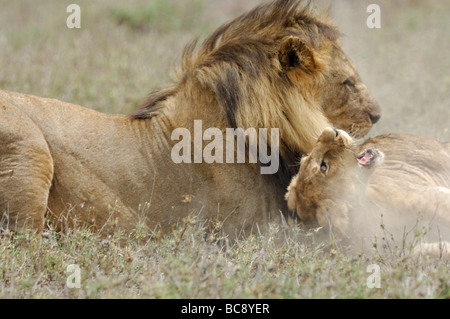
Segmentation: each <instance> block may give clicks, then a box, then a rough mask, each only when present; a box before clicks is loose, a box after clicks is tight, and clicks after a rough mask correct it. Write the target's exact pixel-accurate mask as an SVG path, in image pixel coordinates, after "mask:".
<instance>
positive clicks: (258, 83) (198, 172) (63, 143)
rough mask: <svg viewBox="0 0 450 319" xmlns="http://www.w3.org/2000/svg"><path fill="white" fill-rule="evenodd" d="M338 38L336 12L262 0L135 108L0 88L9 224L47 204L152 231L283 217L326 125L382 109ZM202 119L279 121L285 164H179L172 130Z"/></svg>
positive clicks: (344, 124)
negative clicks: (183, 223)
mask: <svg viewBox="0 0 450 319" xmlns="http://www.w3.org/2000/svg"><path fill="white" fill-rule="evenodd" d="M338 36H339V32H338V31H337V29H336V27H335V26H334V25H333V24H332V23H331V22H330V20H329V18H328V17H326V16H324V15H321V14H318V13H316V12H314V11H313V10H312V9H311V8H310V7H309V6H307V5H306V6H305V5H302V4H301V2H300V1H294V0H284V1H282V0H278V1H275V2H273V3H269V4H266V5H262V6H259V7H257V8H255V9H254V10H252V11H250V12H249V13H247V14H244V15H242V16H240V17H238V18H237V19H235V20H233V21H231V22H230V23H228V24H226V25H224V26H223V27H221V28H219V29H218V30H217V31H216V32H214V33H213V34H212V35H211V36H210V37H209V38H208V39H206V40H205V41H204V42H203V43H202V44H200V45H197V44H196V42H194V43H193V44H191V45H188V46H187V47H186V49H185V51H184V53H183V57H182V61H181V68H180V70H179V71H178V81H177V82H176V83H174V84H173V85H171V86H169V87H167V88H165V89H161V90H158V91H155V92H154V93H152V94H151V95H150V96H149V98H148V100H147V101H146V102H145V103H144V104H143V105H142V107H141V108H139V109H138V110H136V111H135V112H134V113H133V114H132V115H131V116H123V115H108V114H101V113H98V112H96V111H93V110H89V109H86V108H83V107H80V106H77V105H72V104H68V103H64V102H60V101H57V100H53V99H45V98H39V97H34V96H29V95H24V94H19V93H12V92H7V91H0V99H1V106H2V107H3V109H0V112H1V113H0V121H1V125H0V149H1V152H0V154H1V155H0V156H1V161H0V189H1V193H0V210H1V213H2V214H4V215H5V216H8V218H7V219H4V220H3V221H4V222H3V223H2V224H3V225H7V227H9V228H10V229H22V228H23V227H25V226H30V227H33V228H34V229H37V230H39V231H41V230H42V229H43V225H44V216H45V214H47V215H48V216H49V219H50V220H51V221H52V223H54V224H55V225H56V226H57V227H58V228H60V229H61V228H64V227H72V226H73V224H74V223H75V222H78V223H82V224H88V225H91V226H92V227H93V228H94V229H97V230H99V231H100V230H101V231H103V232H107V231H108V232H109V231H110V230H111V229H114V228H121V229H123V230H127V231H128V230H131V229H133V228H134V226H135V225H136V223H137V221H138V220H139V219H142V220H143V221H144V222H145V225H147V226H148V229H149V231H151V230H154V229H156V228H159V227H160V228H161V229H162V230H164V231H165V230H168V229H170V227H171V226H172V225H174V224H175V223H177V222H178V221H179V220H181V218H183V217H185V216H186V215H188V214H191V213H195V214H199V215H201V216H202V217H206V218H210V219H216V220H217V221H220V223H221V225H222V226H223V227H224V228H225V229H226V231H227V233H229V234H234V235H238V234H241V233H248V232H249V231H251V229H252V227H255V224H258V225H259V226H261V225H263V224H266V223H267V222H268V221H271V220H278V219H279V218H280V212H281V213H282V214H286V213H287V209H286V208H285V203H284V201H283V194H284V189H285V187H286V185H287V183H288V181H289V179H290V177H291V176H292V175H293V173H294V168H295V167H294V166H293V165H294V163H295V160H296V159H297V158H298V157H299V155H300V154H302V153H304V152H308V151H310V150H311V148H312V147H313V145H314V142H315V140H314V138H315V137H317V136H318V135H319V134H320V132H321V131H322V130H323V128H324V127H326V126H328V125H331V124H332V125H335V126H337V127H339V128H342V129H347V130H349V131H351V132H352V133H354V134H355V136H363V135H365V134H366V133H367V132H368V131H369V129H370V128H371V126H372V124H373V123H374V122H375V121H376V120H377V119H378V117H379V114H380V109H379V107H378V105H377V104H376V102H375V101H374V99H373V98H372V97H371V96H370V94H369V93H368V91H367V89H366V87H365V85H364V84H363V83H362V82H361V80H360V79H359V77H358V76H357V73H356V70H355V68H354V66H353V65H352V64H351V63H350V62H349V61H348V60H347V58H346V56H345V54H344V53H343V52H342V50H341V48H340V46H339V43H338ZM347 79H351V80H352V81H353V82H352V84H351V85H349V84H346V83H344V81H346V80H347ZM194 120H202V123H203V130H206V129H207V128H209V127H217V128H220V129H221V130H222V131H225V128H227V127H231V128H234V127H240V128H244V129H246V128H249V127H253V128H267V129H270V128H279V129H280V144H281V145H280V154H281V168H280V170H279V172H278V173H277V174H276V175H274V176H272V175H261V174H260V171H259V167H258V165H255V164H251V165H250V164H206V163H201V164H197V163H196V164H194V163H193V164H175V163H174V162H173V161H172V159H171V156H170V155H171V149H172V147H173V146H174V145H175V144H176V143H177V141H172V140H171V133H172V131H173V130H174V129H176V128H187V129H188V130H189V131H190V132H191V136H193V123H194ZM269 141H270V137H269ZM193 146H195V147H198V145H193ZM10 171H12V173H9V172H10ZM146 203H147V205H146Z"/></svg>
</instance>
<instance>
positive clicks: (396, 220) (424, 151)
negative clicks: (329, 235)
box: [286, 127, 450, 256]
mask: <svg viewBox="0 0 450 319" xmlns="http://www.w3.org/2000/svg"><path fill="white" fill-rule="evenodd" d="M286 199H287V201H288V206H289V209H291V210H295V211H296V212H297V214H298V216H299V217H300V219H301V220H302V221H303V222H304V223H305V225H306V226H308V227H319V226H321V227H324V228H326V229H328V230H330V229H331V230H335V233H337V234H339V235H349V234H351V233H352V236H358V235H363V236H366V237H369V236H371V235H373V234H374V231H375V230H376V229H377V228H379V227H380V217H381V216H380V215H381V214H382V215H383V221H382V223H383V227H384V228H385V229H387V230H389V232H392V233H393V234H395V236H397V239H398V238H402V237H401V236H402V235H404V234H403V233H402V232H403V231H404V228H405V226H406V225H410V226H413V225H414V224H415V223H416V222H417V219H418V213H419V212H420V213H421V214H422V215H423V216H422V218H423V219H424V221H425V222H426V223H427V226H432V225H433V223H436V226H437V227H438V228H439V229H438V230H439V231H440V232H435V233H434V234H430V236H429V238H433V240H440V239H441V237H444V238H445V237H448V236H450V143H440V142H438V141H436V140H433V139H430V138H425V137H419V136H411V135H395V134H389V135H382V136H378V137H375V138H371V139H369V140H367V141H366V142H364V143H363V144H361V145H357V144H356V143H354V142H353V139H352V138H351V137H350V136H349V135H348V134H347V133H346V132H344V131H341V130H337V129H333V128H330V127H329V128H326V129H325V130H324V131H323V132H322V134H321V135H320V137H319V139H318V140H317V144H316V146H315V147H314V148H313V150H312V151H311V153H310V154H309V155H308V156H304V157H303V158H302V160H301V164H300V170H299V173H298V174H297V175H296V176H295V177H294V178H293V179H292V181H291V184H290V185H289V186H288V192H287V193H286ZM410 226H408V227H410ZM369 230H370V231H369ZM448 239H450V238H448ZM447 245H448V244H447ZM448 248H450V246H448ZM448 253H449V256H450V251H449V252H448Z"/></svg>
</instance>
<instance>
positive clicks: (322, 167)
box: [320, 162, 328, 174]
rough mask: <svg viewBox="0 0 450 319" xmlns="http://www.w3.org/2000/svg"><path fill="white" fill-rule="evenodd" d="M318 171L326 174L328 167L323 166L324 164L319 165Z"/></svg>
mask: <svg viewBox="0 0 450 319" xmlns="http://www.w3.org/2000/svg"><path fill="white" fill-rule="evenodd" d="M320 171H321V172H322V173H323V174H327V172H328V165H327V164H325V162H322V164H320Z"/></svg>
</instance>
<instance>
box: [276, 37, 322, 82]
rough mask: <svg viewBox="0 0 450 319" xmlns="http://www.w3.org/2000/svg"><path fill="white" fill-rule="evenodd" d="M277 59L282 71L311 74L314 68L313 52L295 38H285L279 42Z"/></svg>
mask: <svg viewBox="0 0 450 319" xmlns="http://www.w3.org/2000/svg"><path fill="white" fill-rule="evenodd" d="M278 59H279V60H280V64H281V66H282V68H283V69H284V71H291V70H295V69H301V70H303V71H304V72H306V73H311V72H312V71H314V69H315V68H316V63H315V61H314V53H313V51H312V50H311V49H310V48H309V47H308V46H307V45H306V43H305V42H303V41H302V40H300V39H299V38H297V37H293V36H290V37H287V38H285V39H284V40H283V41H282V42H281V46H280V50H279V52H278Z"/></svg>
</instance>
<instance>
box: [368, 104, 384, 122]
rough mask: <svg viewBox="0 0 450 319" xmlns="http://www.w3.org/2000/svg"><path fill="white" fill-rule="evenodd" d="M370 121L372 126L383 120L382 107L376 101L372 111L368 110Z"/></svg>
mask: <svg viewBox="0 0 450 319" xmlns="http://www.w3.org/2000/svg"><path fill="white" fill-rule="evenodd" d="M368 113H369V117H370V121H371V122H372V124H375V123H376V122H378V121H379V120H380V118H381V107H380V105H379V104H378V103H377V102H376V101H374V102H373V104H372V106H371V107H370V109H369V110H368Z"/></svg>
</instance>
